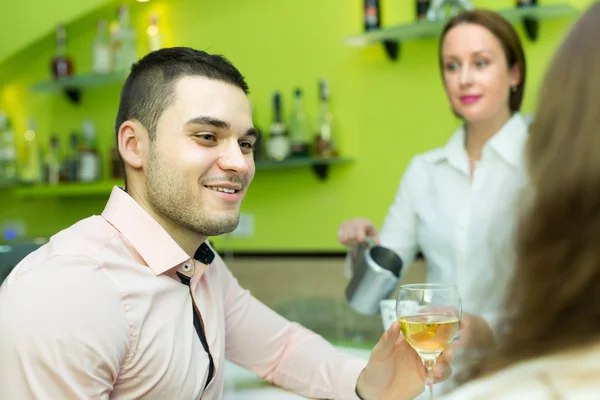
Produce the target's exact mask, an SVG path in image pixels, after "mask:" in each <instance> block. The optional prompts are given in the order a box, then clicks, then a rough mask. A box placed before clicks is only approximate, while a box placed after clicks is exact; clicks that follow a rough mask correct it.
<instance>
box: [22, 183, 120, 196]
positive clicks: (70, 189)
mask: <svg viewBox="0 0 600 400" xmlns="http://www.w3.org/2000/svg"><path fill="white" fill-rule="evenodd" d="M115 185H121V186H122V185H123V181H121V180H112V181H100V182H90V183H81V182H78V183H60V184H58V185H44V184H40V185H31V186H19V187H16V188H13V193H14V194H15V196H16V197H19V198H29V197H36V198H40V197H92V196H108V195H110V192H111V190H112V188H113V186H115Z"/></svg>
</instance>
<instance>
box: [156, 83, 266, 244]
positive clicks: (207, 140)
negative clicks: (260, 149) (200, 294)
mask: <svg viewBox="0 0 600 400" xmlns="http://www.w3.org/2000/svg"><path fill="white" fill-rule="evenodd" d="M175 87H176V90H175V93H176V99H175V102H174V104H173V105H172V106H171V107H169V108H168V109H166V110H165V111H164V113H163V114H162V116H161V117H160V119H159V121H158V125H157V128H156V135H155V139H154V142H153V143H151V144H150V149H149V153H148V160H147V170H146V171H147V172H146V197H147V199H148V202H149V204H150V206H151V207H152V208H153V209H154V211H155V212H156V213H158V214H159V215H161V216H162V217H163V218H167V219H168V220H170V221H171V222H172V223H174V224H176V225H178V226H180V227H183V228H186V229H188V230H190V231H192V232H195V233H198V234H200V235H202V236H205V237H206V236H216V235H220V234H223V233H228V232H231V231H233V230H234V229H235V228H236V227H237V225H238V222H239V218H240V206H241V203H242V200H243V199H244V196H245V194H246V191H247V190H248V186H249V185H250V182H251V181H252V178H254V158H253V154H252V148H253V146H254V143H255V141H256V131H255V129H254V126H253V123H252V113H251V109H250V103H249V101H248V98H247V97H246V94H245V93H244V92H243V91H242V90H241V89H240V88H238V87H236V86H234V85H232V84H229V83H225V82H221V81H218V80H212V79H208V78H204V77H200V76H186V77H184V78H181V79H180V80H179V81H178V82H177V83H176V86H175Z"/></svg>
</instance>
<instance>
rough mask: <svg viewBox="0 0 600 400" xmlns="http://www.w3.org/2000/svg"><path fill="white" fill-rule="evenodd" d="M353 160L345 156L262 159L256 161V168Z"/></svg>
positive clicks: (299, 165) (340, 162)
mask: <svg viewBox="0 0 600 400" xmlns="http://www.w3.org/2000/svg"><path fill="white" fill-rule="evenodd" d="M351 161H352V160H351V159H349V158H343V157H330V158H313V157H302V158H288V159H285V160H283V161H273V160H261V161H257V162H256V169H257V170H261V169H280V168H294V167H302V166H315V165H330V164H344V163H349V162H351Z"/></svg>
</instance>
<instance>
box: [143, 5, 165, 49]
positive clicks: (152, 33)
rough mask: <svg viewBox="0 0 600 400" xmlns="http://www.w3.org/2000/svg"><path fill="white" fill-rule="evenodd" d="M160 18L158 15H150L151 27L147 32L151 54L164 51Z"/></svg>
mask: <svg viewBox="0 0 600 400" xmlns="http://www.w3.org/2000/svg"><path fill="white" fill-rule="evenodd" d="M158 21H159V17H158V14H157V13H152V14H150V25H149V26H148V30H147V31H146V33H147V35H148V50H149V51H150V52H152V51H156V50H159V49H162V47H163V37H162V33H161V31H160V28H159V27H158Z"/></svg>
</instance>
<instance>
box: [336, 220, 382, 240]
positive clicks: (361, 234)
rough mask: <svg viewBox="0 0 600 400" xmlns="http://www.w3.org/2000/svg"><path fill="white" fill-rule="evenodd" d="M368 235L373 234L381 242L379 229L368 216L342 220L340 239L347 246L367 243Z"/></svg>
mask: <svg viewBox="0 0 600 400" xmlns="http://www.w3.org/2000/svg"><path fill="white" fill-rule="evenodd" d="M367 236H371V237H372V238H373V240H375V242H376V243H377V244H379V236H377V230H376V229H375V226H374V225H373V222H371V221H370V220H368V219H366V218H353V219H350V220H348V221H345V222H342V224H341V225H340V227H339V229H338V241H339V242H340V243H341V244H343V245H344V246H346V247H354V246H356V245H357V244H359V243H366V240H367Z"/></svg>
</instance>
